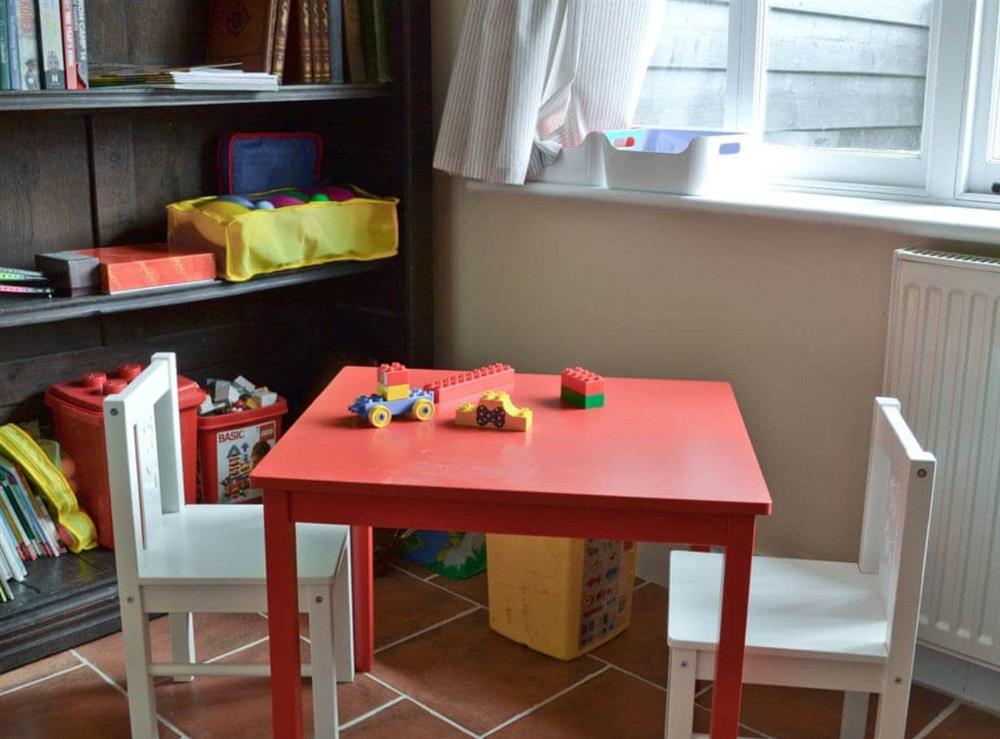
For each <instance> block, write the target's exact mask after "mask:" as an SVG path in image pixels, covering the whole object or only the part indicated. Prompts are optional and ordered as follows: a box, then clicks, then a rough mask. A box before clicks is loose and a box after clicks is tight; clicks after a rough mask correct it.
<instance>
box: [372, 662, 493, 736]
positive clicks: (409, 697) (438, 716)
mask: <svg viewBox="0 0 1000 739" xmlns="http://www.w3.org/2000/svg"><path fill="white" fill-rule="evenodd" d="M365 674H366V675H368V677H370V678H371V679H372V680H374V681H375V682H377V683H378V684H379V685H381V686H383V687H386V688H388V689H389V690H391V691H393V692H394V693H398V694H399V695H401V696H403V697H404V698H406V700H408V701H410V702H411V703H413V704H415V705H417V706H419V707H420V708H422V709H423V710H425V711H427V713H429V714H430V715H431V716H433V717H434V718H436V719H439V720H441V721H444V722H445V723H446V724H448V725H449V726H451V727H453V728H456V729H458V730H459V731H461V732H462V733H463V734H467V735H468V736H471V737H473V739H479V735H478V734H476V733H475V732H474V731H469V729H466V728H465V727H464V726H462V725H461V724H460V723H458V722H457V721H455V720H453V719H450V718H448V717H447V716H445V715H444V714H443V713H439V712H438V711H435V710H434V709H433V708H431V707H430V706H428V705H427V704H425V703H423V702H421V701H418V700H417V699H416V698H414V697H413V696H412V695H410V694H408V693H404V692H403V691H402V690H400V689H399V688H395V687H393V686H392V685H390V684H389V683H387V682H386V681H385V680H383V679H382V678H380V677H377V676H376V675H375V674H373V673H371V672H366V673H365Z"/></svg>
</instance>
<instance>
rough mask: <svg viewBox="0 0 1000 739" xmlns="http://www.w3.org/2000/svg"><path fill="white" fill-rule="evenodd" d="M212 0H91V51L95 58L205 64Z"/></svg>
mask: <svg viewBox="0 0 1000 739" xmlns="http://www.w3.org/2000/svg"><path fill="white" fill-rule="evenodd" d="M208 5H209V1H208V0H128V1H127V2H121V1H120V0H87V49H88V51H89V52H90V56H91V59H93V60H94V61H96V62H106V63H113V62H129V63H132V64H170V65H175V66H182V65H190V64H203V63H204V61H205V50H206V39H207V30H208Z"/></svg>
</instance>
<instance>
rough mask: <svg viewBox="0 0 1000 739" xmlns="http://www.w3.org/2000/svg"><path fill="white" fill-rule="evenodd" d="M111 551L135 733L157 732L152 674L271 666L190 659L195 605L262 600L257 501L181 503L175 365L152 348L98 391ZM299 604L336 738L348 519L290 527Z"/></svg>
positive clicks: (322, 713) (322, 708)
mask: <svg viewBox="0 0 1000 739" xmlns="http://www.w3.org/2000/svg"><path fill="white" fill-rule="evenodd" d="M104 421H105V436H106V441H107V450H108V473H109V478H110V482H111V505H112V516H113V521H114V533H115V559H116V562H117V568H118V592H119V603H120V607H121V619H122V632H123V636H124V643H125V652H126V654H125V658H126V659H125V661H126V675H127V678H128V702H129V715H130V719H131V726H132V736H133V738H134V739H149V738H152V737H157V736H159V733H158V730H157V718H156V699H155V695H154V692H153V677H154V676H157V675H167V676H173V677H174V679H175V680H177V681H184V680H191V679H193V677H194V676H196V675H248V676H249V675H258V676H262V675H267V674H269V665H267V664H266V663H264V664H259V663H258V664H252V665H248V664H243V665H236V664H228V663H227V664H224V665H222V664H198V663H196V660H195V649H194V631H193V622H192V617H191V615H192V612H206V613H255V612H258V611H265V610H266V609H267V597H266V590H265V577H264V527H263V509H262V507H261V506H256V505H197V506H185V505H184V495H183V489H182V488H183V479H184V477H183V474H182V469H181V444H180V426H179V417H178V407H177V372H176V360H175V357H174V355H173V354H155V355H153V359H152V362H151V363H150V365H149V367H147V368H146V370H145V371H143V373H142V374H141V375H139V376H138V377H137V378H136V379H134V380H133V381H132V382H131V383H130V384H129V386H128V387H127V388H126V389H125V390H124V391H123V392H121V393H119V394H117V395H110V396H108V397H107V398H106V399H105V401H104ZM297 533H298V537H297V538H298V568H299V609H300V610H301V611H302V612H303V613H308V614H309V634H310V641H311V643H312V649H311V652H312V665H311V666H308V665H307V666H305V668H304V673H305V674H311V675H312V687H313V718H314V727H315V733H316V736H317V737H336V736H337V690H336V689H337V686H336V680H335V677H336V675H337V674H338V673H339V674H340V676H341V679H342V680H344V681H348V682H349V681H351V680H353V678H354V655H353V647H352V644H353V638H352V626H351V598H350V593H351V584H350V569H351V568H350V565H349V562H348V561H347V560H348V557H347V556H346V555H345V552H347V551H348V528H347V527H345V526H321V525H311V524H310V525H307V524H299V526H298V530H297ZM150 613H167V614H169V619H170V637H171V647H172V659H173V661H172V662H171V663H154V662H153V661H152V654H151V652H150V641H149V629H148V615H147V614H150Z"/></svg>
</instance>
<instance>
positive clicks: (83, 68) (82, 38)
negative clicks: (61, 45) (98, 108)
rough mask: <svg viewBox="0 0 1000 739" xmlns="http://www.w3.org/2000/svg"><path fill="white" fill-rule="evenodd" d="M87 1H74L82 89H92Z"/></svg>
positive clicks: (77, 58)
mask: <svg viewBox="0 0 1000 739" xmlns="http://www.w3.org/2000/svg"><path fill="white" fill-rule="evenodd" d="M84 2H85V0H73V34H74V39H73V40H74V41H76V83H77V86H78V87H79V88H80V89H85V88H87V87H90V70H89V69H88V67H87V10H86V8H85V7H84Z"/></svg>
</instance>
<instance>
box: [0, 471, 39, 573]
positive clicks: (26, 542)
mask: <svg viewBox="0 0 1000 739" xmlns="http://www.w3.org/2000/svg"><path fill="white" fill-rule="evenodd" d="M0 491H2V492H3V498H4V502H5V503H6V505H7V510H8V511H9V516H10V518H11V520H13V521H14V523H15V525H16V526H17V533H18V538H19V539H20V540H21V559H23V560H25V561H27V560H29V559H38V551H37V550H36V549H35V546H34V542H33V541H32V536H31V535H30V534H29V533H28V530H27V526H26V525H25V521H24V519H23V518H22V517H21V512H20V511H19V510H18V508H17V506H16V505H15V504H14V496H13V495H11V492H10V486H9V485H8V484H7V482H6V481H4V482H2V483H0Z"/></svg>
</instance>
